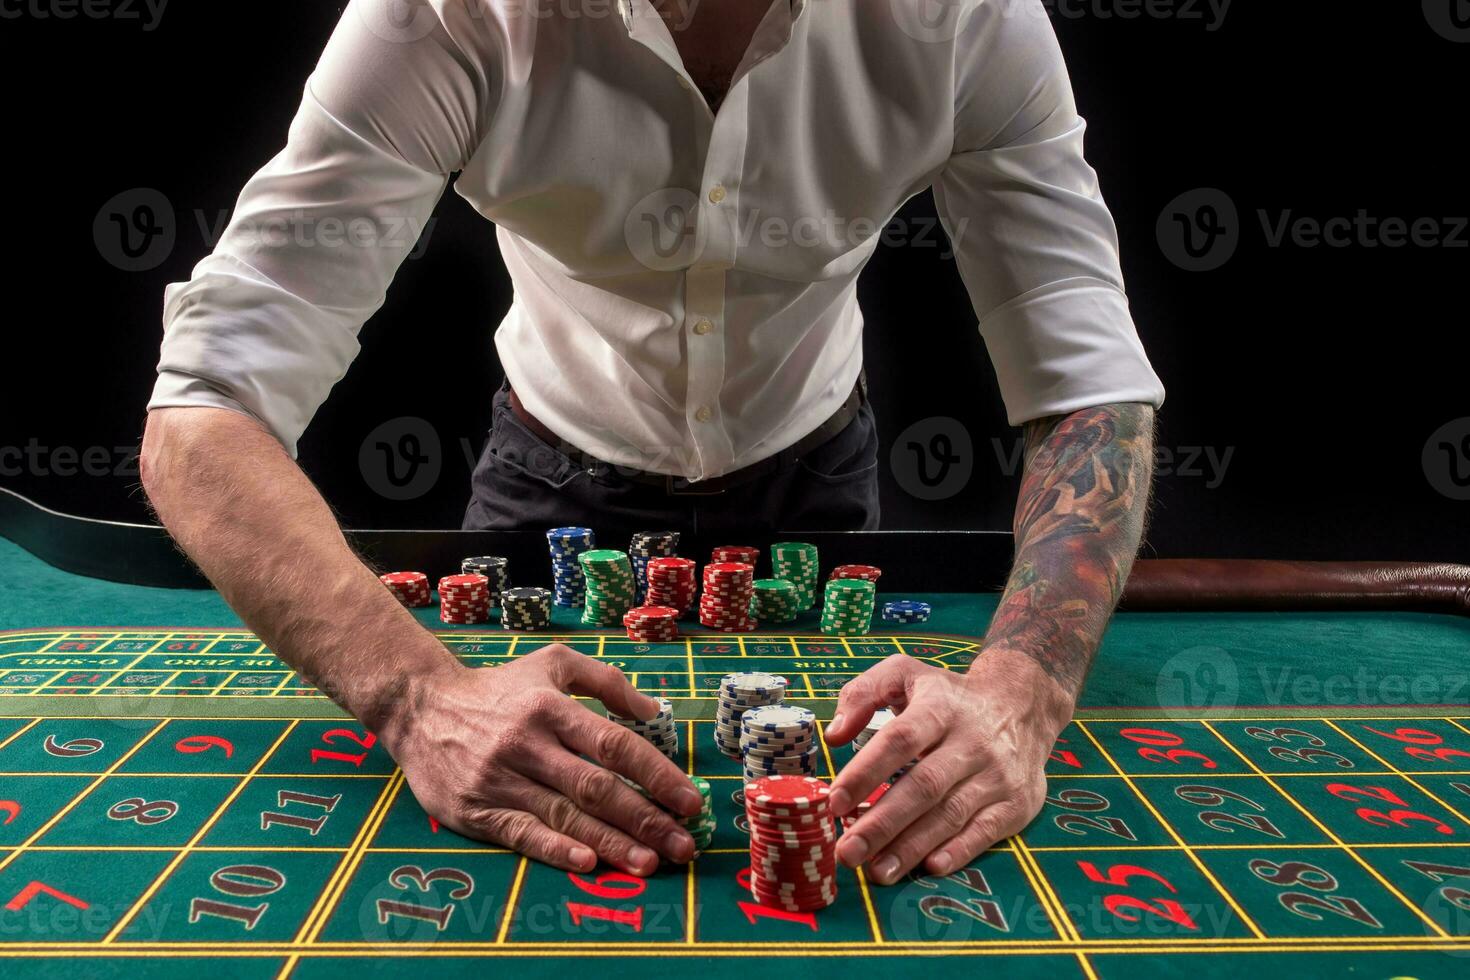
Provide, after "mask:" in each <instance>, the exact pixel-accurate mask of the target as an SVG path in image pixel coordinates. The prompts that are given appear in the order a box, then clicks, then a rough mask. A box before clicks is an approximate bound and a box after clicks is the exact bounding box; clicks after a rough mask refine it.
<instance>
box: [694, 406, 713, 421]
mask: <svg viewBox="0 0 1470 980" xmlns="http://www.w3.org/2000/svg"><path fill="white" fill-rule="evenodd" d="M714 417H715V413H714V411H713V410H712V409H711V408H710V407H709V406H708V405H701V406H699V410H698V411H696V412H695V413H694V418H695V421H698V422H708V421H709V420H710V419H712V418H714Z"/></svg>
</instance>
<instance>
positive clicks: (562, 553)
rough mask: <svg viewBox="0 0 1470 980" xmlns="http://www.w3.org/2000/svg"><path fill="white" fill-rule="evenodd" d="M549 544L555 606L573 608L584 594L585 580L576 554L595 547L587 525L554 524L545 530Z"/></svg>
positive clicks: (585, 592)
mask: <svg viewBox="0 0 1470 980" xmlns="http://www.w3.org/2000/svg"><path fill="white" fill-rule="evenodd" d="M546 543H547V545H548V546H549V547H550V548H551V579H552V584H553V585H555V586H556V592H555V599H554V601H555V602H556V604H557V605H558V606H564V607H566V608H569V609H575V608H577V607H578V606H580V605H582V603H583V602H584V601H585V600H586V598H587V580H586V578H584V577H583V576H582V566H581V564H579V563H578V561H577V558H578V556H579V555H581V554H582V552H584V551H591V550H592V549H593V548H594V547H596V544H595V541H594V538H593V535H592V529H591V528H590V527H554V528H552V529H551V530H550V531H547V532H546Z"/></svg>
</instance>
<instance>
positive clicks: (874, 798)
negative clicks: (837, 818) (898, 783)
mask: <svg viewBox="0 0 1470 980" xmlns="http://www.w3.org/2000/svg"><path fill="white" fill-rule="evenodd" d="M892 788H893V784H892V783H879V784H878V788H877V789H875V790H873V792H872V793H871V794H869V796H868V798H867V799H866V800H863V801H862V802H861V803H859V804H858V805H857V806H855V807H853V808H852V812H851V813H849V814H848V815H847V816H845V817H843V818H842V829H843V830H851V829H852V827H853V824H855V823H857V822H858V818H859V817H861V816H862V815H863V814H865V813H867V812H868V811H869V810H871V809H873V804H874V803H877V802H878V801H879V800H880V799H882V798H883V794H884V793H886V792H888V791H889V790H890V789H892Z"/></svg>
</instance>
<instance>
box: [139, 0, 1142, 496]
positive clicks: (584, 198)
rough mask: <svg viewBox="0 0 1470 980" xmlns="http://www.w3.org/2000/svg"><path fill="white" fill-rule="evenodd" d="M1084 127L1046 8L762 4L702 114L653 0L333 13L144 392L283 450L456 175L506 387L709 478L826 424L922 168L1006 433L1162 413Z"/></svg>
mask: <svg viewBox="0 0 1470 980" xmlns="http://www.w3.org/2000/svg"><path fill="white" fill-rule="evenodd" d="M686 6H687V5H686ZM1083 129H1084V124H1083V121H1082V119H1081V118H1079V117H1078V115H1077V111H1076V107H1075V105H1074V102H1073V98H1072V92H1071V86H1070V82H1069V80H1068V78H1067V74H1066V68H1065V66H1064V64H1063V62H1062V56H1061V53H1060V51H1059V49H1058V47H1057V43H1056V38H1055V35H1054V34H1053V31H1052V28H1051V24H1050V22H1049V21H1048V20H1047V17H1046V14H1045V12H1044V10H1043V8H1042V5H1041V2H1040V0H954V2H951V3H948V4H937V3H931V2H928V0H772V2H771V5H770V9H769V10H768V11H767V12H766V14H765V16H764V18H763V19H762V21H761V23H760V25H759V27H758V28H757V30H756V32H755V35H754V39H753V40H752V42H751V45H750V48H749V49H748V51H747V52H746V54H745V57H744V59H743V61H742V62H741V63H740V66H739V67H738V69H737V70H736V72H735V74H734V77H733V80H732V83H731V85H730V89H729V93H728V95H727V96H726V97H725V100H724V102H723V103H722V104H721V106H720V109H719V112H718V113H717V114H712V113H711V112H710V110H709V107H708V105H707V104H706V102H705V100H704V98H703V97H702V96H701V94H700V93H699V91H698V89H697V88H696V87H695V85H694V83H693V81H692V80H691V78H690V76H689V74H688V73H687V72H686V71H685V70H684V66H683V62H682V60H681V59H680V56H679V53H678V50H677V49H676V48H675V45H674V41H673V37H672V35H671V34H670V32H669V29H668V28H667V27H666V25H665V23H664V21H663V19H662V18H661V17H660V16H659V15H658V13H657V12H656V11H655V10H654V8H653V7H652V6H651V5H650V3H649V0H620V2H618V3H614V2H613V0H582V2H581V3H576V2H571V3H568V2H559V0H409V2H405V0H352V3H351V4H350V5H349V6H348V8H347V10H346V12H345V13H344V15H343V17H342V21H341V23H340V24H339V25H338V27H337V29H336V31H335V33H334V34H333V36H332V39H331V41H330V42H329V44H328V45H327V49H326V51H325V53H324V54H323V57H322V60H321V63H320V64H319V65H318V66H317V68H316V71H315V72H314V73H313V74H312V75H311V77H310V79H309V80H308V82H307V84H306V90H305V95H304V98H303V100H302V103H301V107H300V109H299V111H298V112H297V114H296V117H295V120H294V121H293V122H292V124H291V130H290V135H289V138H288V140H287V143H286V146H285V148H284V149H283V150H282V151H281V152H280V153H279V154H277V155H276V157H275V158H274V159H272V160H271V161H270V162H269V163H267V164H266V165H265V167H264V168H263V169H262V170H260V172H259V173H257V174H256V175H255V176H254V177H253V178H252V179H251V180H250V182H249V183H248V184H247V185H246V186H245V189H244V191H243V192H242V193H241V196H240V200H239V202H238V204H237V205H236V208H235V211H234V214H233V217H232V220H231V222H230V224H229V228H228V231H227V232H226V234H225V235H224V237H223V239H222V240H221V242H220V244H219V247H218V248H216V249H215V251H214V253H213V254H212V255H210V256H208V257H207V258H205V259H204V260H203V261H201V262H200V263H199V264H198V265H197V266H196V267H195V269H194V272H193V277H192V278H191V279H190V280H189V281H188V282H186V283H175V284H173V285H171V286H169V287H168V290H167V292H166V295H165V309H164V339H163V347H162V358H161V360H160V362H159V378H158V382H157V386H156V388H155V390H154V393H153V398H152V401H151V402H150V404H149V407H150V408H157V407H160V406H175V405H212V406H218V407H224V408H230V409H234V410H236V411H244V412H246V413H248V414H250V415H252V416H254V417H256V418H257V419H259V420H260V421H261V422H262V423H264V424H265V425H266V426H267V427H268V428H269V429H270V430H271V431H272V432H274V433H275V435H276V436H277V437H278V438H279V439H280V440H281V442H282V443H283V444H284V445H285V446H286V447H287V449H288V450H290V451H291V452H293V453H294V452H295V446H296V442H297V440H298V438H299V437H300V435H301V433H302V431H303V430H304V429H305V428H306V426H307V423H309V422H310V421H311V418H312V416H313V415H314V414H315V412H316V410H317V408H318V407H319V406H320V405H321V403H322V402H323V401H324V400H325V399H326V397H327V394H328V393H329V391H330V390H331V388H332V385H333V384H335V383H336V382H337V380H338V379H339V378H341V377H342V376H343V374H344V373H345V372H346V371H347V368H348V365H349V364H351V363H352V359H353V357H354V356H355V355H356V354H357V351H358V342H357V333H358V330H359V329H360V328H361V326H362V324H363V323H364V322H365V321H366V320H367V319H368V318H369V317H370V316H372V314H373V313H374V312H375V311H376V310H377V309H378V307H379V306H380V305H381V304H382V302H383V299H384V294H385V291H386V290H387V288H388V284H389V282H390V281H391V280H392V278H393V275H394V272H395V270H396V269H397V268H398V265H399V264H400V262H402V260H403V259H404V258H405V256H406V255H407V254H408V253H409V252H410V251H411V250H412V249H413V247H414V244H415V239H416V238H417V235H418V233H419V232H420V231H421V230H422V229H424V228H425V227H426V224H427V222H428V219H429V216H430V213H431V212H432V211H433V208H434V206H435V204H436V202H437V201H438V199H439V197H440V195H441V194H442V193H443V191H444V188H445V186H446V184H447V182H448V178H449V175H450V174H451V173H453V172H455V171H460V172H461V173H460V175H459V178H458V180H457V181H456V182H455V185H454V187H455V190H456V191H457V192H458V193H459V194H460V195H461V196H462V197H463V198H464V199H465V200H467V201H468V202H469V203H470V204H471V205H472V206H473V207H474V208H475V209H476V210H478V211H479V212H480V213H481V214H483V215H484V216H485V217H486V218H488V219H490V220H491V221H493V222H494V223H495V226H496V234H497V238H498V240H499V243H500V252H501V256H502V258H503V260H504V262H505V265H506V267H507V268H508V269H509V271H510V276H511V279H512V282H513V284H514V293H515V296H514V300H513V302H512V303H511V306H510V309H509V310H508V312H507V313H506V315H505V318H504V319H503V320H502V321H501V323H500V326H499V329H498V330H497V331H496V333H495V343H496V347H497V349H498V352H499V355H500V361H501V363H502V364H503V366H504V368H505V371H506V374H507V376H508V377H509V378H510V381H511V384H512V385H513V386H514V387H515V389H516V391H517V393H518V394H519V395H520V397H521V399H522V400H523V402H524V403H525V405H526V407H527V408H528V409H529V410H530V411H531V412H532V413H533V414H534V415H536V416H537V417H538V418H539V419H540V420H541V421H542V422H544V423H545V424H546V425H547V426H549V427H550V428H551V429H552V430H554V431H555V432H556V433H558V434H559V435H561V436H562V437H563V438H565V439H566V440H567V441H568V442H570V443H572V444H573V445H575V446H577V447H578V448H580V449H582V450H583V451H585V452H588V453H591V454H592V455H594V456H596V457H599V458H602V459H605V460H610V461H613V462H617V463H622V464H625V465H632V466H637V467H639V468H642V469H646V470H651V471H654V472H661V473H672V474H676V475H680V476H684V477H686V478H688V479H691V480H698V479H704V478H709V477H713V476H718V475H720V474H723V473H728V472H730V471H733V470H736V469H739V468H741V467H743V466H747V465H749V464H751V463H754V462H757V461H759V460H761V459H763V458H764V457H766V456H769V455H771V454H773V453H775V452H778V451H780V450H781V449H783V448H785V447H787V446H789V445H791V444H793V443H795V442H796V441H797V440H799V439H800V438H801V437H802V436H804V435H806V434H807V433H808V432H810V431H811V430H813V429H814V428H816V426H818V425H819V424H820V423H821V422H822V421H823V420H825V419H826V418H827V417H828V416H829V415H831V413H832V412H833V411H835V410H836V408H837V406H838V405H839V404H841V402H842V401H843V400H844V398H845V397H846V396H847V394H848V393H849V392H850V391H851V390H852V386H853V383H854V381H855V380H856V378H857V375H858V372H859V369H860V368H861V362H862V344H861V333H862V327H863V318H862V313H861V311H860V310H859V309H858V303H857V293H856V288H855V287H856V283H857V278H858V273H859V272H860V271H861V270H862V268H863V265H864V264H865V263H866V262H867V261H868V258H869V256H871V255H872V253H873V250H874V248H875V247H876V246H877V244H878V241H879V236H880V235H881V233H882V232H883V230H884V227H885V225H886V224H887V223H888V222H889V220H890V219H891V218H892V216H893V215H894V213H895V212H896V211H897V210H898V208H899V207H900V206H901V205H902V204H903V203H904V202H905V201H906V200H908V199H909V198H910V197H912V196H913V195H915V194H917V193H919V192H921V191H923V190H924V189H925V188H928V187H931V186H932V187H933V188H934V193H935V199H936V201H937V204H938V207H939V211H940V214H941V217H942V218H943V219H944V221H945V225H946V228H947V229H948V230H949V231H950V233H951V236H952V237H953V238H954V239H955V251H956V263H957V264H958V266H959V271H960V274H961V276H962V277H963V279H964V283H965V285H966V287H967V288H968V290H969V293H970V297H971V299H972V302H973V305H974V308H975V312H976V314H977V316H978V318H979V327H980V332H981V334H982V336H983V337H984V339H985V343H986V346H987V349H988V351H989V354H990V357H991V360H992V362H993V364H994V367H995V370H996V374H997V376H998V378H999V383H1000V389H1001V392H1002V395H1003V397H1004V398H1005V403H1006V408H1007V412H1008V415H1009V417H1010V420H1011V422H1012V423H1014V424H1019V423H1021V422H1023V421H1026V420H1029V419H1033V418H1037V417H1040V416H1044V415H1053V414H1057V413H1065V412H1070V411H1075V410H1077V409H1079V408H1085V407H1088V406H1092V405H1098V404H1105V403H1109V402H1124V401H1134V402H1149V403H1152V404H1155V405H1157V404H1159V403H1161V402H1162V400H1163V388H1162V386H1161V385H1160V383H1159V380H1158V378H1157V377H1156V376H1155V374H1154V372H1153V370H1152V369H1151V368H1150V366H1149V363H1148V359H1147V357H1146V356H1145V354H1144V352H1143V348H1142V346H1141V345H1140V343H1139V340H1138V336H1137V332H1136V331H1135V329H1134V326H1133V322H1132V319H1131V317H1130V315H1129V310H1128V302H1127V299H1126V297H1125V295H1124V292H1123V281H1122V275H1121V272H1120V269H1119V264H1118V245H1117V234H1116V230H1115V228H1114V225H1113V221H1112V218H1111V216H1110V215H1109V213H1108V209H1107V207H1106V205H1104V203H1103V200H1102V197H1101V195H1100V193H1099V191H1098V183H1097V176H1096V174H1095V173H1094V171H1093V170H1092V168H1091V167H1089V166H1088V164H1087V162H1086V161H1085V160H1084V158H1083V153H1082V134H1083ZM915 305H916V307H918V306H921V305H922V303H921V298H920V297H915ZM916 320H917V321H918V322H915V323H913V324H910V325H905V327H904V329H905V330H906V332H907V335H908V336H911V337H913V338H915V339H918V338H922V337H923V336H924V335H926V334H932V332H934V331H940V330H951V329H961V325H960V324H957V323H936V322H932V321H929V320H924V319H920V318H917V317H916ZM402 342H403V343H412V342H414V338H412V337H411V336H407V335H406V336H404V337H403V338H402ZM912 383H913V384H915V385H922V384H924V379H923V378H914V379H912ZM486 397H487V398H488V397H489V392H488V391H487V393H486Z"/></svg>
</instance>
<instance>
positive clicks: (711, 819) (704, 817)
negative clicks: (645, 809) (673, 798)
mask: <svg viewBox="0 0 1470 980" xmlns="http://www.w3.org/2000/svg"><path fill="white" fill-rule="evenodd" d="M618 778H620V779H622V781H623V782H625V783H627V784H628V785H629V786H631V787H633V788H634V789H636V790H637V791H638V792H639V793H641V794H643V796H644V798H645V799H648V800H650V801H651V802H653V804H654V805H655V806H657V807H659V809H662V810H665V811H667V808H666V807H664V806H663V805H662V804H660V803H659V802H658V801H657V800H654V799H653V794H652V793H650V792H648V790H646V789H644V788H643V787H642V786H639V785H638V784H637V783H635V782H633V780H631V779H629V778H628V777H627V776H620V777H618ZM689 779H690V781H691V782H692V783H694V788H695V789H697V790H698V791H699V796H700V799H701V800H702V801H703V802H702V805H701V806H700V808H699V812H698V813H696V814H694V815H693V816H690V817H678V816H675V819H676V820H679V821H681V823H682V825H683V827H684V829H685V830H687V831H688V832H689V836H690V837H693V838H694V850H695V852H696V856H697V853H698V852H699V851H707V850H709V846H710V844H712V843H714V839H715V813H714V793H713V790H712V789H711V787H710V782H709V780H708V779H705V778H704V777H703V776H690V777H689ZM671 815H672V814H671Z"/></svg>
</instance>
